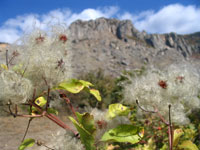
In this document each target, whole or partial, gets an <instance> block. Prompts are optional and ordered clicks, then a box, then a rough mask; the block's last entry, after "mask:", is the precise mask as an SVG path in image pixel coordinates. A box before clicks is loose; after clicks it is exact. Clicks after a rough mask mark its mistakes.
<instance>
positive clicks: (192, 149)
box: [178, 140, 199, 150]
mask: <svg viewBox="0 0 200 150" xmlns="http://www.w3.org/2000/svg"><path fill="white" fill-rule="evenodd" d="M178 147H179V148H180V149H184V150H199V149H198V147H197V146H196V145H195V144H194V143H192V142H191V141H189V140H187V141H183V142H182V143H181V145H178Z"/></svg>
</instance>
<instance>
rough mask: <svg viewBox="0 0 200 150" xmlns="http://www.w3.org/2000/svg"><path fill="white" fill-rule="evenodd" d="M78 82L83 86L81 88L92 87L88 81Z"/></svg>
mask: <svg viewBox="0 0 200 150" xmlns="http://www.w3.org/2000/svg"><path fill="white" fill-rule="evenodd" d="M79 82H81V83H82V84H83V86H85V87H89V86H94V85H93V84H92V83H90V82H88V81H84V80H79Z"/></svg>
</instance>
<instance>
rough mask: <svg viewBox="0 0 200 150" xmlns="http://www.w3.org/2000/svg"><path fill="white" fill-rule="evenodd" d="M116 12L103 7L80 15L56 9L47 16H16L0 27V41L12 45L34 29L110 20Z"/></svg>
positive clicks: (113, 8) (116, 8)
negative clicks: (103, 19) (82, 21)
mask: <svg viewBox="0 0 200 150" xmlns="http://www.w3.org/2000/svg"><path fill="white" fill-rule="evenodd" d="M117 12H118V7H114V6H111V7H103V8H97V9H91V8H88V9H85V10H83V11H82V12H80V13H73V12H71V10H69V9H56V10H53V11H50V12H49V13H47V14H42V15H39V14H27V15H23V16H18V17H16V18H14V19H8V20H7V21H6V22H5V23H4V24H3V26H1V27H0V41H1V42H8V43H13V42H15V41H16V40H17V39H18V38H19V37H20V36H21V35H22V34H23V33H26V32H29V31H31V30H32V29H34V28H40V29H43V30H46V29H48V27H50V25H52V24H58V23H60V24H63V23H64V24H65V25H66V26H68V25H70V24H71V23H72V22H73V21H75V20H77V19H81V20H91V19H96V18H99V17H106V18H110V17H112V16H114V15H115V14H116V13H117Z"/></svg>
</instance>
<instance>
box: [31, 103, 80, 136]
mask: <svg viewBox="0 0 200 150" xmlns="http://www.w3.org/2000/svg"><path fill="white" fill-rule="evenodd" d="M29 104H30V105H32V106H34V107H35V108H37V110H38V111H39V112H40V113H41V114H42V115H43V116H45V117H47V118H49V119H50V120H52V121H53V122H54V123H56V124H57V125H59V126H60V127H62V128H63V129H67V130H70V131H72V132H73V133H74V135H77V131H75V130H73V129H72V128H70V127H69V126H68V125H66V124H65V123H64V122H63V121H61V120H60V119H59V118H57V117H56V116H54V115H53V114H48V113H47V112H46V111H43V110H42V108H41V107H40V106H38V105H37V104H35V103H33V102H31V101H29Z"/></svg>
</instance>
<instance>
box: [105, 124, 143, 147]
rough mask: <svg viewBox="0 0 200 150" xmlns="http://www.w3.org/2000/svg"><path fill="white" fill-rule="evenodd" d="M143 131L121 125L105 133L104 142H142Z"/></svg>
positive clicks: (131, 126)
mask: <svg viewBox="0 0 200 150" xmlns="http://www.w3.org/2000/svg"><path fill="white" fill-rule="evenodd" d="M140 132H141V129H140V128H138V127H136V126H133V125H128V124H123V125H119V126H117V127H116V128H113V129H111V130H109V131H107V132H105V133H104V135H103V137H102V139H101V140H102V141H114V142H125V143H126V142H129V143H131V144H135V143H138V142H139V141H140V140H141V136H140V135H139V133H140Z"/></svg>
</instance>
